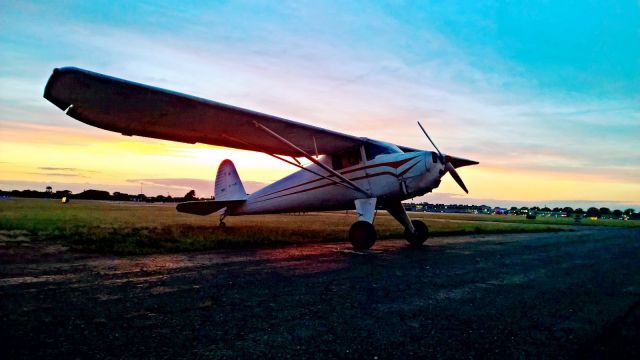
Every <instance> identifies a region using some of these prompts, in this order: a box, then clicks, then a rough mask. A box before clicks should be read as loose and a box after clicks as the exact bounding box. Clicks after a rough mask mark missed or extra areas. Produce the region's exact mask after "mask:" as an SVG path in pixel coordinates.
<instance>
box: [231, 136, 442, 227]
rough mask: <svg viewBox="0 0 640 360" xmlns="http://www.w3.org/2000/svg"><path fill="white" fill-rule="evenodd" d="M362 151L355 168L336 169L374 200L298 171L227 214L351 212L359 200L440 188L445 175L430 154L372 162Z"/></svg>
mask: <svg viewBox="0 0 640 360" xmlns="http://www.w3.org/2000/svg"><path fill="white" fill-rule="evenodd" d="M361 151H362V156H361V158H360V160H359V161H358V162H357V164H353V165H351V166H347V167H344V168H342V169H339V170H337V171H338V172H340V173H341V174H342V175H343V176H345V177H346V178H347V179H349V180H351V181H353V182H354V183H355V184H357V185H358V186H360V187H361V188H363V189H364V190H366V191H367V192H369V194H370V196H367V195H365V194H363V193H362V192H360V191H356V190H354V189H351V188H348V187H346V186H340V185H339V184H336V183H335V182H333V181H331V180H329V179H326V178H322V177H319V176H317V175H315V174H313V173H312V172H310V171H307V170H299V171H297V172H295V173H293V174H291V175H289V176H287V177H285V178H283V179H281V180H279V181H276V182H275V183H273V184H270V185H268V186H266V187H264V188H262V189H260V190H258V191H256V192H255V193H253V194H251V195H250V196H249V197H248V199H247V200H246V202H244V203H242V204H240V205H238V206H237V207H231V208H229V209H227V210H228V214H229V215H249V214H267V213H280V212H306V211H325V210H344V209H353V208H354V201H355V200H357V199H362V198H368V197H372V198H377V200H378V203H379V204H384V203H385V202H387V201H401V200H405V199H409V198H412V197H415V196H420V195H423V194H425V193H427V192H430V191H431V190H433V189H434V188H436V187H438V185H439V184H440V178H441V177H442V175H444V165H443V164H442V163H441V162H439V161H438V158H437V156H434V153H432V152H431V151H416V152H409V153H404V152H397V153H391V154H381V155H378V156H376V157H375V158H373V159H371V160H369V159H367V154H366V153H365V152H364V148H362V149H361ZM320 161H321V162H323V163H324V164H325V165H329V166H331V165H332V164H331V163H332V158H331V157H330V156H323V157H321V158H320ZM334 162H335V160H334ZM354 162H355V161H354ZM307 169H309V170H312V171H314V172H318V173H324V172H323V170H322V169H321V168H320V167H319V166H318V165H315V164H311V165H309V166H307ZM329 177H332V176H331V175H330V176H329ZM327 190H330V191H327Z"/></svg>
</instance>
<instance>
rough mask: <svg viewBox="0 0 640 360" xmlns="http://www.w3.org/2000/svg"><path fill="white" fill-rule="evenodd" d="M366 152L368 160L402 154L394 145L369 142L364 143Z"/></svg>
mask: <svg viewBox="0 0 640 360" xmlns="http://www.w3.org/2000/svg"><path fill="white" fill-rule="evenodd" d="M364 152H365V154H366V155H367V160H373V159H375V158H376V157H378V156H380V155H384V154H398V153H402V150H400V148H398V147H397V146H395V145H392V144H387V143H382V142H373V141H367V142H365V143H364Z"/></svg>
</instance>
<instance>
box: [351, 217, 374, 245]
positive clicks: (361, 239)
mask: <svg viewBox="0 0 640 360" xmlns="http://www.w3.org/2000/svg"><path fill="white" fill-rule="evenodd" d="M377 237H378V235H377V234H376V229H375V228H374V227H373V224H371V223H369V222H367V221H362V220H361V221H356V222H355V223H353V225H351V228H350V229H349V241H350V242H351V245H353V249H354V250H367V249H369V248H371V247H372V246H373V244H374V243H375V242H376V238H377Z"/></svg>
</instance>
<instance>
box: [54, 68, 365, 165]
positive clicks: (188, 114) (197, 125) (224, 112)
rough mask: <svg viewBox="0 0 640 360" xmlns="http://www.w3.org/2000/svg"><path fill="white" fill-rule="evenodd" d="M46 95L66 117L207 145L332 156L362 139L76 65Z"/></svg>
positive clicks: (57, 73) (59, 73)
mask: <svg viewBox="0 0 640 360" xmlns="http://www.w3.org/2000/svg"><path fill="white" fill-rule="evenodd" d="M44 97H45V98H46V99H47V100H49V101H50V102H52V103H53V104H55V105H56V106H57V107H59V108H60V109H62V110H63V111H65V112H66V114H67V115H69V116H71V117H73V118H75V119H77V120H80V121H82V122H84V123H87V124H89V125H93V126H96V127H99V128H102V129H105V130H110V131H115V132H119V133H122V134H123V135H129V136H131V135H137V136H145V137H151V138H157V139H164V140H172V141H179V142H185V143H203V144H209V145H218V146H226V147H231V148H236V149H245V150H251V151H259V152H265V153H270V154H278V155H285V156H296V157H298V156H301V155H302V154H300V153H299V151H297V150H295V149H293V148H292V147H290V146H287V145H285V144H283V143H282V142H281V141H278V140H277V139H275V138H273V137H272V136H269V135H268V134H266V133H265V131H264V129H262V128H259V127H258V126H257V125H256V123H259V124H261V125H263V126H264V127H266V128H268V129H270V130H272V131H273V132H275V133H277V134H279V135H280V136H282V137H283V138H286V139H287V140H288V141H289V142H291V143H292V144H294V145H295V146H297V147H298V148H300V149H302V150H304V151H306V152H307V153H309V154H314V155H315V154H316V148H317V153H318V154H332V153H336V152H339V151H341V150H345V149H348V148H350V147H353V146H355V145H357V144H360V143H362V141H363V139H362V138H359V137H356V136H351V135H347V134H342V133H339V132H335V131H330V130H326V129H322V128H319V127H315V126H311V125H307V124H302V123H299V122H295V121H291V120H287V119H283V118H279V117H276V116H271V115H266V114H262V113H259V112H255V111H251V110H246V109H241V108H238V107H234V106H230V105H225V104H222V103H218V102H215V101H211V100H206V99H202V98H198V97H195V96H190V95H185V94H180V93H177V92H173V91H169V90H164V89H160V88H156V87H152V86H148V85H143V84H139V83H135V82H131V81H126V80H122V79H118V78H114V77H110V76H106V75H102V74H98V73H94V72H91V71H87V70H82V69H78V68H73V67H65V68H59V69H54V71H53V74H52V75H51V77H50V78H49V81H48V82H47V85H46V87H45V90H44Z"/></svg>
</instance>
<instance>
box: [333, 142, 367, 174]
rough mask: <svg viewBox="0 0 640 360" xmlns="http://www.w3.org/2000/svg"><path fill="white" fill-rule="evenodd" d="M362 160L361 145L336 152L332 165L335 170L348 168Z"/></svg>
mask: <svg viewBox="0 0 640 360" xmlns="http://www.w3.org/2000/svg"><path fill="white" fill-rule="evenodd" d="M361 162H362V156H361V155H360V147H356V148H354V149H351V150H347V151H344V152H341V153H338V154H335V155H333V158H332V165H333V169H334V170H340V169H344V168H348V167H351V166H354V165H358V164H360V163H361Z"/></svg>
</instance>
